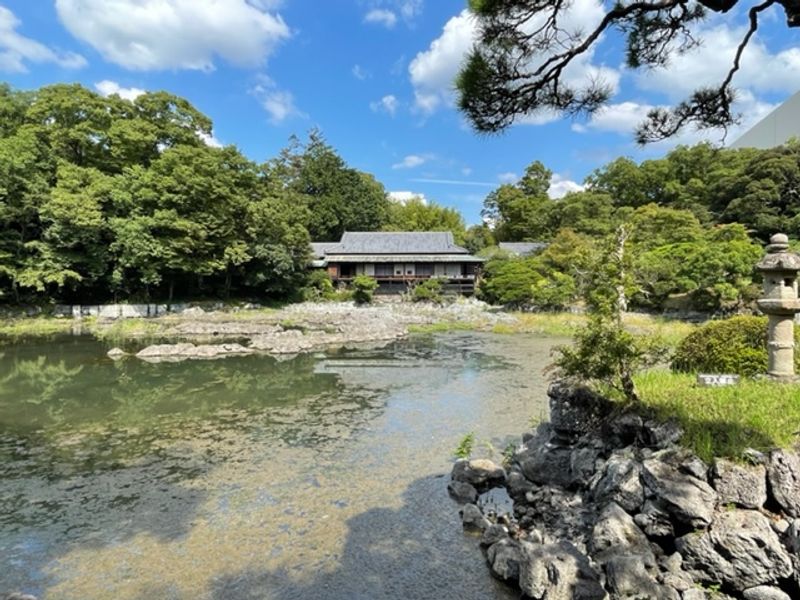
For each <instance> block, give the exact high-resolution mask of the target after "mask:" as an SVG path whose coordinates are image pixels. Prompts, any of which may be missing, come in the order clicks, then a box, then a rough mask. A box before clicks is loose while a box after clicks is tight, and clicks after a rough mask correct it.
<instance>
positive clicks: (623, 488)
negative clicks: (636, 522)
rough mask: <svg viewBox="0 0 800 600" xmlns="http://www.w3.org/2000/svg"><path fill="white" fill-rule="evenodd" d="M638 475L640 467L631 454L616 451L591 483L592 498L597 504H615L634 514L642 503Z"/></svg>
mask: <svg viewBox="0 0 800 600" xmlns="http://www.w3.org/2000/svg"><path fill="white" fill-rule="evenodd" d="M640 474H641V466H640V464H639V463H638V462H637V461H636V460H634V458H633V456H632V454H631V453H629V452H625V451H616V452H614V453H613V454H612V455H611V456H610V457H609V458H608V460H607V461H606V463H605V465H604V466H603V468H602V470H601V471H600V472H599V473H598V476H597V477H596V478H595V479H594V480H593V481H592V483H591V488H590V489H591V492H592V496H593V497H594V499H595V500H596V501H597V502H599V503H604V502H609V501H611V502H616V503H617V504H619V505H620V506H621V507H622V508H624V509H625V510H627V511H628V512H636V511H638V510H639V509H640V508H641V506H642V503H643V502H644V488H643V487H642V482H641V478H640Z"/></svg>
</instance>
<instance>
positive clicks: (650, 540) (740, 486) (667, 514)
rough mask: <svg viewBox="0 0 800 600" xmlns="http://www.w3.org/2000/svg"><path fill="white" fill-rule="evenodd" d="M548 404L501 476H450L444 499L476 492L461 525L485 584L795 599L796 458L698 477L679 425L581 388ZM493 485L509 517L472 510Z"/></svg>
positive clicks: (459, 472)
mask: <svg viewBox="0 0 800 600" xmlns="http://www.w3.org/2000/svg"><path fill="white" fill-rule="evenodd" d="M549 393H550V404H551V414H552V415H553V418H552V420H551V422H550V423H547V424H543V425H540V426H539V428H538V429H537V430H536V431H535V432H533V433H529V434H526V435H525V436H523V444H522V445H521V446H520V447H519V448H518V450H517V452H516V453H515V454H514V456H513V458H512V460H511V461H510V464H509V465H508V468H507V471H503V470H502V469H500V468H499V467H497V466H496V465H493V464H492V463H489V464H483V461H475V460H473V461H459V462H457V463H456V465H455V466H454V468H453V473H452V482H451V484H450V486H451V488H457V486H461V485H468V486H470V488H471V490H470V489H466V488H465V489H466V491H467V492H471V491H472V490H474V491H475V493H476V494H478V499H477V501H472V502H471V503H470V504H468V505H467V506H465V507H464V509H463V515H464V522H465V526H468V527H471V528H477V529H479V530H480V531H481V532H482V537H481V546H483V547H484V548H485V550H486V558H487V562H488V564H489V568H490V569H491V570H492V572H493V573H494V575H495V576H497V577H498V578H500V579H502V580H504V581H507V582H508V583H509V584H512V585H517V586H519V588H520V589H521V590H522V592H523V594H524V595H525V596H526V597H529V598H535V599H537V600H543V599H548V600H556V599H558V600H561V599H563V600H568V599H574V598H587V599H594V598H598V599H601V598H611V599H616V598H620V599H622V598H628V599H638V598H658V599H665V600H704V599H705V600H710V599H712V598H713V599H715V600H716V599H725V598H733V599H738V600H786V599H788V598H800V518H798V517H800V454H798V452H795V451H790V450H776V451H773V452H771V453H769V455H764V454H761V453H759V452H756V451H752V452H748V453H746V456H745V457H743V458H745V459H746V460H747V461H749V462H747V463H744V464H739V463H737V462H733V461H729V460H722V459H718V460H715V461H714V462H713V464H712V465H707V464H706V463H705V462H703V461H702V460H700V459H699V458H698V457H697V456H695V455H693V454H692V453H691V452H689V451H688V450H686V449H684V448H682V447H680V446H679V445H678V444H677V442H678V441H679V439H680V437H681V435H682V434H681V431H680V428H679V427H678V426H677V424H675V423H666V424H665V423H658V422H655V421H651V420H649V419H646V418H642V417H640V416H639V415H636V414H634V413H624V414H619V413H618V412H614V411H613V410H612V406H611V405H610V404H609V403H608V402H607V401H606V400H604V399H603V398H601V397H599V396H597V395H596V394H594V393H592V392H591V391H589V390H587V389H583V388H581V389H574V388H570V387H568V386H563V385H554V386H552V387H551V389H550V392H549ZM479 466H483V468H478V467H479ZM501 472H502V476H501ZM490 474H491V475H490ZM496 485H502V486H504V487H505V489H506V490H507V492H508V494H509V496H510V497H511V498H512V499H513V502H514V507H513V515H507V516H500V517H498V516H496V515H495V514H494V512H493V511H492V510H487V511H486V512H485V513H484V512H483V511H482V509H481V506H482V500H481V497H480V496H479V494H480V492H482V491H485V490H486V489H487V488H489V487H492V486H496ZM454 491H455V490H453V491H451V494H453V495H454V497H455V496H456V494H455V493H454ZM465 497H468V498H469V499H471V498H472V497H473V495H472V494H471V493H470V494H467V495H465Z"/></svg>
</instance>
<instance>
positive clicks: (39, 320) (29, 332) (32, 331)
mask: <svg viewBox="0 0 800 600" xmlns="http://www.w3.org/2000/svg"><path fill="white" fill-rule="evenodd" d="M87 322H88V319H85V320H83V321H80V323H81V324H86V323H87ZM75 324H76V321H75V320H73V319H70V318H64V319H57V318H55V317H24V318H19V319H0V336H2V337H6V338H15V339H16V338H22V337H33V336H47V335H57V334H62V333H72V331H73V328H74V327H75Z"/></svg>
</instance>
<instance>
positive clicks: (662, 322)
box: [492, 313, 697, 347]
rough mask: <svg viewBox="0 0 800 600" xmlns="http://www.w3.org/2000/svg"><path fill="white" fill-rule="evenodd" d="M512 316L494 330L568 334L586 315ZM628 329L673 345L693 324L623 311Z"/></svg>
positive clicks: (569, 334) (687, 333) (525, 314)
mask: <svg viewBox="0 0 800 600" xmlns="http://www.w3.org/2000/svg"><path fill="white" fill-rule="evenodd" d="M511 314H512V315H513V316H514V318H515V320H514V321H513V322H510V323H500V324H498V325H495V326H494V328H493V329H492V331H494V332H495V333H535V334H539V335H544V336H549V337H570V336H572V335H574V334H575V332H576V331H578V330H579V329H581V328H582V327H585V326H586V323H587V322H588V319H587V316H586V315H585V314H580V313H511ZM623 320H624V321H625V326H626V328H627V329H628V330H629V331H631V333H635V334H639V335H643V334H647V335H657V336H659V337H660V338H661V339H662V341H663V342H664V343H665V344H667V345H668V346H670V347H675V346H677V344H678V342H680V341H681V340H682V339H683V338H685V337H686V336H687V335H689V334H690V333H691V332H692V331H694V330H695V328H696V327H697V326H696V325H694V324H692V323H687V322H686V321H678V320H673V319H665V318H663V317H656V316H652V315H646V314H641V313H627V314H625V315H623Z"/></svg>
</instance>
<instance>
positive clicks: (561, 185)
mask: <svg viewBox="0 0 800 600" xmlns="http://www.w3.org/2000/svg"><path fill="white" fill-rule="evenodd" d="M585 189H586V186H583V185H581V184H580V183H578V182H576V181H572V180H571V179H567V178H565V177H563V176H562V175H559V174H558V173H556V174H554V175H553V178H552V179H551V180H550V189H549V190H547V195H548V196H550V197H551V198H554V199H556V198H563V197H564V196H566V195H567V194H569V193H571V192H582V191H583V190H585Z"/></svg>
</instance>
